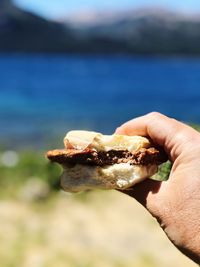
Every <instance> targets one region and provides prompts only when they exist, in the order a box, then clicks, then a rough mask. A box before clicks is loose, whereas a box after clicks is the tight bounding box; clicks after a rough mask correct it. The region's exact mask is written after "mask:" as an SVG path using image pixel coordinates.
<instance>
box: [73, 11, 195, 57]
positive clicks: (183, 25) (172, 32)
mask: <svg viewBox="0 0 200 267" xmlns="http://www.w3.org/2000/svg"><path fill="white" fill-rule="evenodd" d="M95 21H96V23H95V25H92V24H90V25H89V24H87V26H86V27H83V28H81V25H80V24H79V26H78V24H77V23H76V24H75V26H76V28H78V29H79V32H80V35H81V33H82V32H84V34H85V36H86V38H90V40H92V41H93V43H95V44H96V50H97V51H101V50H102V49H104V50H105V52H106V51H113V52H115V51H116V52H121V53H124V52H125V53H136V54H191V55H192V54H200V17H199V16H189V15H183V14H176V13H173V12H169V11H166V10H162V9H152V10H150V9H147V10H136V11H129V12H125V13H121V14H118V15H117V16H112V17H109V16H108V17H106V16H104V19H103V20H102V22H99V17H98V16H97V17H96V18H95ZM93 23H94V19H93Z"/></svg>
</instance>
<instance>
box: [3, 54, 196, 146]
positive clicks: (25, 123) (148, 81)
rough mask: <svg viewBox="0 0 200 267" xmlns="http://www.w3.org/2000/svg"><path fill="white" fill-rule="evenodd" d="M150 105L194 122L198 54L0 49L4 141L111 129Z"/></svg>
mask: <svg viewBox="0 0 200 267" xmlns="http://www.w3.org/2000/svg"><path fill="white" fill-rule="evenodd" d="M155 110H156V111H160V112H162V113H164V114H166V115H169V116H172V117H175V118H177V119H180V120H182V121H186V122H193V123H200V59H195V58H193V59H192V58H170V59H168V58H151V57H148V58H147V57H126V56H78V55H77V56H67V55H16V54H9V55H8V54H5V55H4V54H1V55H0V125H1V131H0V144H1V145H3V146H5V147H8V148H9V147H13V146H16V147H21V146H31V147H32V146H36V147H37V146H41V145H42V146H45V145H47V144H53V143H56V142H57V141H56V140H58V139H59V138H62V137H63V136H64V134H65V133H66V132H67V131H68V130H70V129H90V130H95V131H101V132H103V133H108V134H110V133H112V132H113V131H114V129H115V128H116V127H117V126H119V125H120V124H121V123H123V122H124V121H126V120H129V119H131V118H133V117H135V116H140V115H143V114H145V113H147V112H150V111H155ZM60 145H61V146H62V143H60Z"/></svg>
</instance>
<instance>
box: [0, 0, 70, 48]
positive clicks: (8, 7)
mask: <svg viewBox="0 0 200 267" xmlns="http://www.w3.org/2000/svg"><path fill="white" fill-rule="evenodd" d="M73 45H74V38H73V34H72V33H71V30H70V29H69V28H68V27H67V26H66V25H63V24H59V23H56V22H51V21H48V20H45V19H43V18H41V17H39V16H37V15H34V14H32V13H30V12H27V11H23V10H21V9H19V8H17V7H16V6H14V5H13V4H12V2H11V1H9V0H1V1H0V51H2V52H9V51H17V52H65V51H67V50H69V51H70V49H73Z"/></svg>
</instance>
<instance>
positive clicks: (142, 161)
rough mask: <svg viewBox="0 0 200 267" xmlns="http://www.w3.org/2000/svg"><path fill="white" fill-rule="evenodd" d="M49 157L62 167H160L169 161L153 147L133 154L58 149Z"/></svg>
mask: <svg viewBox="0 0 200 267" xmlns="http://www.w3.org/2000/svg"><path fill="white" fill-rule="evenodd" d="M47 157H48V158H49V159H50V160H51V161H53V162H57V163H60V164H62V165H65V164H67V165H75V164H82V165H90V166H105V165H114V164H119V163H129V164H130V165H149V164H156V165H159V164H161V163H163V162H165V161H167V156H166V154H165V153H164V151H162V150H160V149H157V148H154V147H151V148H141V149H140V150H138V151H136V152H134V153H131V152H129V151H128V150H110V151H107V152H106V151H99V152H97V151H95V150H92V149H85V150H76V149H57V150H52V151H49V152H48V153H47Z"/></svg>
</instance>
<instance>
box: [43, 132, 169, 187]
mask: <svg viewBox="0 0 200 267" xmlns="http://www.w3.org/2000/svg"><path fill="white" fill-rule="evenodd" d="M64 146H65V148H64V149H56V150H51V151H48V152H47V158H48V159H49V160H50V161H52V162H57V163H59V164H61V165H62V166H63V169H64V171H63V174H62V176H61V186H62V188H63V189H64V190H65V191H68V192H79V191H83V190H88V189H95V188H100V189H120V190H125V189H128V188H129V187H132V186H133V185H135V184H136V183H139V182H141V181H143V180H144V179H146V178H150V177H151V176H153V175H154V174H155V173H156V172H157V171H158V166H159V165H160V164H161V163H163V162H165V161H166V160H167V156H166V154H165V153H164V151H162V149H160V148H158V147H156V146H155V145H153V144H152V142H151V141H150V140H149V139H147V138H146V137H142V136H126V135H117V134H113V135H103V134H101V133H96V132H90V131H70V132H68V133H67V135H66V136H65V138H64Z"/></svg>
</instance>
